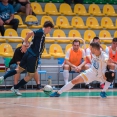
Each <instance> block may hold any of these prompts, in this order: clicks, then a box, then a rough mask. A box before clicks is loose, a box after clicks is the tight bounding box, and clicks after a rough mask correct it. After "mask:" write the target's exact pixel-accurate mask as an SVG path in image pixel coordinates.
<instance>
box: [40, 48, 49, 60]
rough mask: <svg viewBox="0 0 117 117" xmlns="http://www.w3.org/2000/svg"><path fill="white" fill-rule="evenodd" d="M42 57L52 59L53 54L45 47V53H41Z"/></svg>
mask: <svg viewBox="0 0 117 117" xmlns="http://www.w3.org/2000/svg"><path fill="white" fill-rule="evenodd" d="M41 58H42V59H50V58H51V55H50V54H48V53H47V50H46V48H44V51H43V53H42V55H41Z"/></svg>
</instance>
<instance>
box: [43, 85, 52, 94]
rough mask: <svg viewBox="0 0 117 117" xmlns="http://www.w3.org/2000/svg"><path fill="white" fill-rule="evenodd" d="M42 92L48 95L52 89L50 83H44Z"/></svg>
mask: <svg viewBox="0 0 117 117" xmlns="http://www.w3.org/2000/svg"><path fill="white" fill-rule="evenodd" d="M43 91H44V93H45V94H47V95H50V94H51V93H52V91H53V88H52V87H51V86H50V85H46V86H45V87H44V89H43Z"/></svg>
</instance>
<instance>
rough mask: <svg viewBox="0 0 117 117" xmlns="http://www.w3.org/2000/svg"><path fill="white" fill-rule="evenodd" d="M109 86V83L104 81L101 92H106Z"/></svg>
mask: <svg viewBox="0 0 117 117" xmlns="http://www.w3.org/2000/svg"><path fill="white" fill-rule="evenodd" d="M110 84H111V83H110V82H108V81H106V82H105V85H104V88H103V90H102V92H106V91H107V89H108V88H109V86H110Z"/></svg>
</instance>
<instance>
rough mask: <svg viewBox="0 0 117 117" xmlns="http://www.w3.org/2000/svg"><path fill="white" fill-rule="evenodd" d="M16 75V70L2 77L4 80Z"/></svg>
mask: <svg viewBox="0 0 117 117" xmlns="http://www.w3.org/2000/svg"><path fill="white" fill-rule="evenodd" d="M15 74H17V71H16V70H11V71H8V72H7V73H6V74H5V75H4V79H6V78H7V77H10V76H13V75H15Z"/></svg>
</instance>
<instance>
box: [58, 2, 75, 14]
mask: <svg viewBox="0 0 117 117" xmlns="http://www.w3.org/2000/svg"><path fill="white" fill-rule="evenodd" d="M59 12H60V13H61V14H64V15H75V14H76V13H73V12H72V9H71V7H70V5H69V4H67V3H62V4H61V5H60V8H59Z"/></svg>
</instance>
